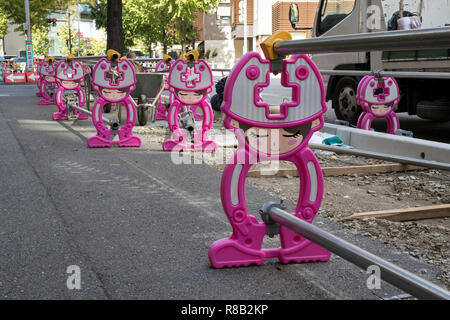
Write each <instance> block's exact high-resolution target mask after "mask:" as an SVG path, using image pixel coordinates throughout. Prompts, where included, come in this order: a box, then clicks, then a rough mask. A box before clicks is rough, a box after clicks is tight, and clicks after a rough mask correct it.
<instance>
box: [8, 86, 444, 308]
mask: <svg viewBox="0 0 450 320" xmlns="http://www.w3.org/2000/svg"><path fill="white" fill-rule="evenodd" d="M8 88H9V87H8ZM34 92H35V88H34V87H28V88H24V89H22V90H21V92H14V95H15V96H2V99H1V100H0V145H1V146H2V152H1V153H0V163H1V168H0V177H1V180H2V182H3V183H1V184H0V185H1V187H0V188H1V189H0V191H1V197H0V215H1V216H0V248H1V249H0V270H2V272H1V274H0V283H1V284H0V297H1V298H5V299H11V298H63V299H64V298H89V299H94V298H100V299H101V298H114V299H233V300H234V299H261V300H264V299H379V298H386V297H391V296H396V295H399V294H401V293H402V292H400V290H398V289H396V288H393V287H391V286H390V285H388V284H385V283H383V285H382V289H381V290H376V291H370V290H368V289H367V288H366V286H365V282H366V279H367V275H366V274H365V273H364V272H362V271H360V270H359V269H358V268H357V267H355V266H353V265H351V264H350V263H347V262H345V261H343V260H342V259H340V258H338V257H336V256H334V255H333V256H332V258H331V260H330V261H329V262H327V263H310V264H299V265H293V264H292V265H284V266H280V264H279V263H278V262H277V260H270V261H267V262H266V263H265V264H264V265H263V266H261V267H248V268H235V269H224V270H214V269H212V268H211V267H210V265H209V261H208V248H209V246H210V245H211V243H212V242H214V241H215V240H217V239H220V238H223V237H226V236H229V235H230V232H231V226H230V225H229V223H228V221H227V218H226V216H225V213H224V212H223V209H222V205H221V202H220V179H221V172H219V171H218V170H216V169H214V168H212V167H210V166H208V165H206V164H196V165H195V164H194V165H174V164H173V163H172V162H171V157H170V153H165V152H162V151H161V146H160V145H158V144H154V143H151V142H149V141H146V140H145V139H144V138H143V146H142V147H141V148H139V149H134V148H131V149H126V148H111V149H89V148H87V137H90V136H92V135H93V134H94V127H93V125H92V122H91V121H90V120H85V121H77V122H54V121H51V120H50V119H51V114H52V113H53V112H54V111H56V106H39V105H37V99H38V98H36V97H33V95H34ZM10 93H11V92H8V91H7V90H3V88H0V95H1V94H10ZM246 188H247V194H246V197H247V202H248V206H249V209H250V210H252V211H253V212H255V215H256V212H257V210H258V208H259V207H260V206H261V204H263V203H264V202H266V201H270V200H274V199H273V197H272V196H271V195H270V194H269V193H267V192H264V191H262V190H260V189H257V188H256V187H253V186H252V185H249V184H247V186H246ZM290 205H291V206H292V204H290ZM315 222H316V223H317V224H318V225H320V227H322V228H324V229H325V230H327V231H330V232H332V233H334V234H336V235H337V236H340V237H343V238H344V239H346V240H348V241H350V242H352V243H354V244H358V245H360V246H362V247H363V248H365V249H366V250H368V251H370V252H372V253H374V254H378V255H380V256H382V257H383V258H386V259H388V260H391V261H392V260H395V263H397V264H399V265H400V266H402V267H404V268H406V269H408V270H411V271H412V272H416V273H417V271H418V270H420V269H423V268H426V269H427V270H428V273H427V274H426V277H427V278H430V279H432V278H433V277H434V276H435V275H436V274H437V273H438V272H439V270H437V269H436V268H433V267H431V266H428V265H425V264H424V263H423V262H420V261H419V260H416V259H413V258H411V257H409V256H407V255H404V254H401V253H399V252H398V251H395V250H393V249H392V248H391V247H388V246H385V245H384V244H382V243H380V242H376V241H373V240H370V239H368V238H366V237H362V236H357V235H354V234H348V233H347V232H346V231H345V230H344V229H342V228H341V227H340V226H338V225H336V224H334V223H331V222H329V221H328V220H326V219H323V218H320V217H318V218H317V219H316V220H315ZM271 241H272V242H271ZM271 241H269V242H268V243H269V244H270V245H273V244H277V243H278V240H277V239H274V240H271ZM70 265H78V266H80V268H81V277H82V288H81V290H68V289H67V287H66V280H67V277H68V276H69V275H68V274H67V273H66V268H67V267H68V266H70Z"/></svg>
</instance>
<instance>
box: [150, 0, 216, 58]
mask: <svg viewBox="0 0 450 320" xmlns="http://www.w3.org/2000/svg"><path fill="white" fill-rule="evenodd" d="M158 2H159V3H158V4H156V5H155V7H159V8H164V9H165V10H167V13H168V14H169V15H170V16H171V17H172V19H171V22H172V24H173V26H174V30H175V38H176V40H177V41H178V42H179V43H180V44H181V48H182V51H183V52H184V51H185V49H186V44H187V43H189V42H190V40H191V39H192V38H193V36H194V34H195V33H196V30H194V28H193V27H192V22H193V20H194V14H195V13H197V12H207V11H210V10H211V9H213V8H214V7H215V6H217V3H218V0H160V1H158Z"/></svg>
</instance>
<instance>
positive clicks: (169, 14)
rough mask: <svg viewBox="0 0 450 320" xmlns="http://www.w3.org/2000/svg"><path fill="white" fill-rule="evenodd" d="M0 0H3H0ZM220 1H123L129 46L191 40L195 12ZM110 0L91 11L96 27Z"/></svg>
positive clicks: (102, 23)
mask: <svg viewBox="0 0 450 320" xmlns="http://www.w3.org/2000/svg"><path fill="white" fill-rule="evenodd" d="M0 1H1V0H0ZM217 3H218V0H123V13H122V19H123V32H124V42H125V46H126V47H127V48H130V47H133V46H136V45H140V44H141V45H143V46H144V47H146V48H147V49H148V50H151V45H152V44H156V43H161V44H162V45H163V46H170V45H172V44H173V43H174V42H175V41H176V42H178V43H181V44H183V45H184V44H185V43H187V42H190V41H191V39H193V37H194V36H195V34H196V30H194V28H193V25H192V22H193V20H194V13H196V12H204V11H209V10H211V9H212V8H214V7H215V6H217ZM106 11H107V0H98V1H97V2H96V5H95V6H94V7H93V10H92V17H93V18H94V20H95V23H96V25H97V27H103V28H106Z"/></svg>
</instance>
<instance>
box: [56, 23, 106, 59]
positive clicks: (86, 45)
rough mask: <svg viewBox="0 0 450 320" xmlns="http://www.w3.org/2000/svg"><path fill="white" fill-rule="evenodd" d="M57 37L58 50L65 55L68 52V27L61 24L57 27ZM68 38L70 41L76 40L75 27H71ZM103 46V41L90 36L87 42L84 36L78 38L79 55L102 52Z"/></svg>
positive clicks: (104, 46)
mask: <svg viewBox="0 0 450 320" xmlns="http://www.w3.org/2000/svg"><path fill="white" fill-rule="evenodd" d="M57 39H58V40H59V41H60V42H61V46H60V47H59V48H58V49H59V51H60V52H61V54H62V55H63V56H67V55H68V54H69V47H68V45H67V44H68V43H69V28H67V26H65V25H62V26H60V27H59V28H58V36H57ZM70 39H71V41H72V43H77V42H78V37H77V31H76V30H75V29H71V31H70ZM105 48H106V43H105V41H102V40H98V39H95V38H91V39H89V42H88V41H87V40H86V39H84V38H82V39H80V49H81V55H83V56H86V55H101V54H104V52H105ZM72 53H73V52H72Z"/></svg>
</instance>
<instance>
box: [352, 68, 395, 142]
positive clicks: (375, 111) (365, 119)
mask: <svg viewBox="0 0 450 320" xmlns="http://www.w3.org/2000/svg"><path fill="white" fill-rule="evenodd" d="M356 99H357V102H358V105H360V106H361V107H362V109H363V112H362V113H361V115H360V116H359V119H358V124H357V126H358V128H360V129H364V130H370V129H371V125H372V120H373V119H375V118H386V121H387V133H390V134H395V132H396V131H397V130H399V129H400V122H399V120H398V116H397V114H396V113H395V112H394V110H395V109H396V107H397V105H398V103H399V101H400V92H399V88H398V84H397V81H395V79H394V78H393V77H382V78H376V77H375V76H365V77H363V78H362V79H361V81H360V82H359V84H358V90H357V94H356Z"/></svg>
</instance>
